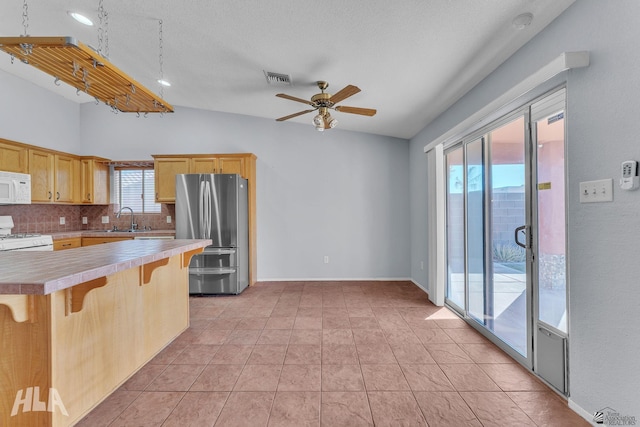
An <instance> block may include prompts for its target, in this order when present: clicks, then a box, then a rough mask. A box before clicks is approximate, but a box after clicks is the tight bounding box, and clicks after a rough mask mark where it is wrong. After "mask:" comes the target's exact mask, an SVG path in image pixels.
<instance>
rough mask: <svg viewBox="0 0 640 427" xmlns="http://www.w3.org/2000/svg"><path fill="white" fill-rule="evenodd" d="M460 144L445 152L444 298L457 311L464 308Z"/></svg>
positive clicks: (462, 176) (463, 244)
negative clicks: (445, 275)
mask: <svg viewBox="0 0 640 427" xmlns="http://www.w3.org/2000/svg"><path fill="white" fill-rule="evenodd" d="M462 158H463V156H462V146H461V145H460V146H457V147H455V148H454V149H452V150H449V151H447V152H446V153H445V167H446V174H447V176H446V182H447V184H446V185H447V277H446V281H447V284H446V287H447V289H446V298H447V299H448V301H449V304H450V305H452V306H453V307H454V308H456V309H457V310H458V311H460V312H463V311H464V310H465V307H466V305H465V274H464V272H465V256H464V248H465V243H464V242H465V238H464V228H465V227H464V197H463V195H464V188H465V184H464V170H463V164H462Z"/></svg>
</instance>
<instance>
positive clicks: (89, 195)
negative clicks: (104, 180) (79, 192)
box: [87, 193, 91, 201]
mask: <svg viewBox="0 0 640 427" xmlns="http://www.w3.org/2000/svg"><path fill="white" fill-rule="evenodd" d="M87 200H89V201H91V193H87Z"/></svg>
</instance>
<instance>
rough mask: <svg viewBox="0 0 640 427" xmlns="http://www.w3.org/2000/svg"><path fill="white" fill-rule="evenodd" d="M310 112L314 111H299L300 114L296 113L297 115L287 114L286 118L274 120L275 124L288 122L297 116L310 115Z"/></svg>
mask: <svg viewBox="0 0 640 427" xmlns="http://www.w3.org/2000/svg"><path fill="white" fill-rule="evenodd" d="M312 111H316V110H304V111H300V112H297V113H293V114H289V115H288V116H284V117H280V118H279V119H276V122H283V121H285V120H289V119H292V118H294V117H298V116H301V115H303V114H307V113H310V112H312Z"/></svg>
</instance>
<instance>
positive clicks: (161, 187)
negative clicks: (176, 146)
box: [153, 153, 256, 203]
mask: <svg viewBox="0 0 640 427" xmlns="http://www.w3.org/2000/svg"><path fill="white" fill-rule="evenodd" d="M153 158H154V169H155V184H156V202H158V203H175V201H176V175H177V174H181V173H237V174H240V175H241V176H242V177H243V178H246V179H248V180H250V181H251V180H252V179H254V177H255V159H256V156H255V155H253V154H248V153H242V154H176V155H171V154H169V155H154V156H153Z"/></svg>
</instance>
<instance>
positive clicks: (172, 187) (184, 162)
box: [153, 156, 189, 203]
mask: <svg viewBox="0 0 640 427" xmlns="http://www.w3.org/2000/svg"><path fill="white" fill-rule="evenodd" d="M153 157H154V162H153V169H154V175H155V185H156V202H157V203H175V202H176V175H178V174H181V173H189V159H188V158H185V157H157V156H153Z"/></svg>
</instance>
